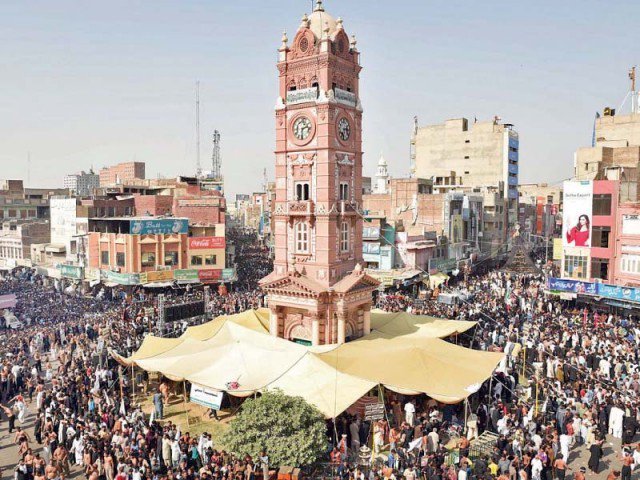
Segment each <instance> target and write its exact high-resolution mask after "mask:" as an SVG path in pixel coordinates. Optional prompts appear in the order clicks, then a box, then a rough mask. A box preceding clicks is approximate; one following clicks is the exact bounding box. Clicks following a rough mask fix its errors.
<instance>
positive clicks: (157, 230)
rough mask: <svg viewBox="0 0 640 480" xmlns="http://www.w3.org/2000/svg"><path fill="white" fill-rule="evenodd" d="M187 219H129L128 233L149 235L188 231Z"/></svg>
mask: <svg viewBox="0 0 640 480" xmlns="http://www.w3.org/2000/svg"><path fill="white" fill-rule="evenodd" d="M188 232H189V220H188V219H186V218H163V219H157V220H156V219H154V220H130V224H129V233H131V234H132V235H151V234H168V233H188Z"/></svg>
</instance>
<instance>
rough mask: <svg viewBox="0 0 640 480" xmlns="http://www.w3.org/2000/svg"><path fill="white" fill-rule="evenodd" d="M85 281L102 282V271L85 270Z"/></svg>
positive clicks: (95, 269)
mask: <svg viewBox="0 0 640 480" xmlns="http://www.w3.org/2000/svg"><path fill="white" fill-rule="evenodd" d="M84 279H85V280H94V281H99V280H100V270H99V269H97V268H85V269H84Z"/></svg>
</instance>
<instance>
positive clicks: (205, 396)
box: [189, 383, 224, 410]
mask: <svg viewBox="0 0 640 480" xmlns="http://www.w3.org/2000/svg"><path fill="white" fill-rule="evenodd" d="M223 396H224V392H218V391H215V390H209V389H208V388H204V387H200V386H198V385H195V384H193V383H192V384H191V392H190V393H189V401H190V402H193V403H197V404H198V405H202V406H203V407H207V408H213V409H214V410H220V407H221V406H222V398H223Z"/></svg>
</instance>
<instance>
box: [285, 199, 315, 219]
mask: <svg viewBox="0 0 640 480" xmlns="http://www.w3.org/2000/svg"><path fill="white" fill-rule="evenodd" d="M287 207H288V210H289V215H301V216H302V215H311V214H312V213H313V212H314V203H313V202H312V201H311V200H297V201H293V202H289V204H288V205H287Z"/></svg>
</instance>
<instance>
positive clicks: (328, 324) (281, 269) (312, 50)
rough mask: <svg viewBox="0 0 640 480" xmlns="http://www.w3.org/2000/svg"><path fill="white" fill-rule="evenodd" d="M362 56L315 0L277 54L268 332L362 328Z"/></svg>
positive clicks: (327, 336) (346, 335) (365, 329)
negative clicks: (272, 258)
mask: <svg viewBox="0 0 640 480" xmlns="http://www.w3.org/2000/svg"><path fill="white" fill-rule="evenodd" d="M359 58H360V54H359V52H358V50H357V48H356V41H355V38H354V37H352V38H351V40H350V39H349V37H348V36H347V33H346V32H345V30H344V27H343V22H342V19H340V18H338V19H335V18H334V17H332V16H331V15H329V14H328V13H327V12H326V11H325V10H324V6H323V2H322V1H321V0H318V1H317V3H316V7H315V9H314V11H313V12H312V14H311V15H310V16H307V15H306V14H305V15H304V16H303V17H302V22H301V24H300V26H299V28H298V31H297V32H296V35H295V38H294V39H293V42H292V44H291V46H289V45H288V38H287V36H286V34H285V35H284V36H283V38H282V45H281V47H280V49H279V61H278V71H279V77H280V78H279V80H280V93H279V97H278V101H277V105H276V115H275V116H276V150H275V154H276V198H275V209H274V218H273V221H272V222H273V225H274V226H275V227H274V231H275V261H274V271H273V272H272V273H271V274H270V275H268V276H267V277H265V278H264V279H262V281H261V285H262V288H263V290H264V291H265V292H266V293H267V295H268V306H269V310H270V329H269V330H270V333H271V334H272V335H275V336H280V337H284V338H287V339H290V340H293V341H297V342H299V343H305V344H313V345H318V344H333V343H343V342H345V341H348V340H349V339H353V338H357V337H360V336H362V335H363V334H367V333H369V331H370V310H371V292H372V291H373V290H374V289H375V288H376V287H377V285H378V282H377V281H376V280H374V279H373V278H371V277H368V276H367V275H366V274H364V272H363V269H362V266H361V262H362V212H361V203H362V148H361V146H362V136H361V134H362V107H361V105H360V99H359V92H360V87H359V75H360V70H361V67H360V62H359Z"/></svg>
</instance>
